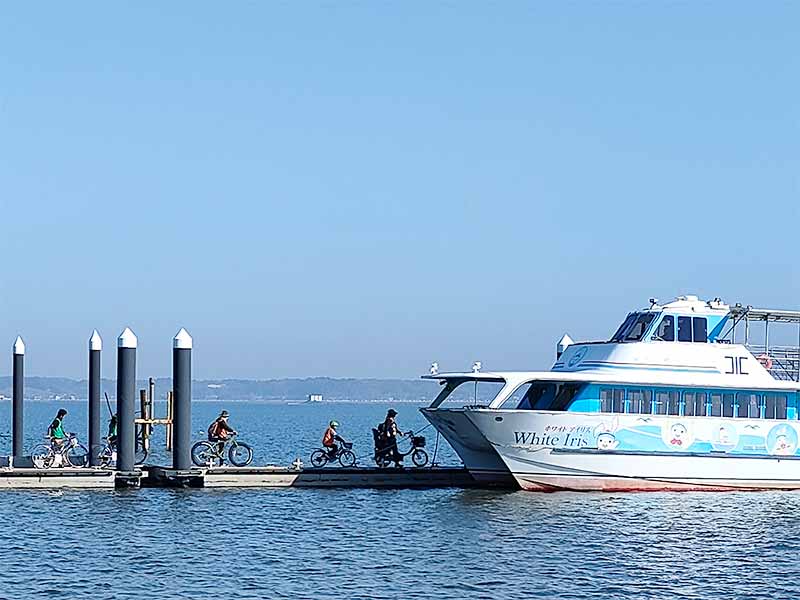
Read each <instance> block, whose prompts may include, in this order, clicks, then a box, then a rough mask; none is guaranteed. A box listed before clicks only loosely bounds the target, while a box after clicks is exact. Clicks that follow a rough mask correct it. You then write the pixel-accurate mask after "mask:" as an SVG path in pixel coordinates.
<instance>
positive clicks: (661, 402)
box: [653, 391, 669, 415]
mask: <svg viewBox="0 0 800 600" xmlns="http://www.w3.org/2000/svg"><path fill="white" fill-rule="evenodd" d="M668 403H669V393H668V392H664V391H658V392H656V403H655V404H656V405H655V410H654V411H653V412H654V413H655V414H657V415H665V414H667V404H668Z"/></svg>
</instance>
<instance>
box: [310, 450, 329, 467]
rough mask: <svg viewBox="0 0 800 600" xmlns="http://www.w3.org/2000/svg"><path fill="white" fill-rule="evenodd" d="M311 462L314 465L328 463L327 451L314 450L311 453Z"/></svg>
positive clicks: (322, 465)
mask: <svg viewBox="0 0 800 600" xmlns="http://www.w3.org/2000/svg"><path fill="white" fill-rule="evenodd" d="M311 464H312V465H314V466H315V467H317V468H319V467H324V466H325V465H327V464H328V453H327V452H325V450H314V451H313V452H312V453H311Z"/></svg>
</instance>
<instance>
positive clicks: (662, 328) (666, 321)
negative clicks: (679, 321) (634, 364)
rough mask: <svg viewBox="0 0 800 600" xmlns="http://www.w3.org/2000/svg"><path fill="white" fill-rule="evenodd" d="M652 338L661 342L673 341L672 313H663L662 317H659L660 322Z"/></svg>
mask: <svg viewBox="0 0 800 600" xmlns="http://www.w3.org/2000/svg"><path fill="white" fill-rule="evenodd" d="M653 339H656V340H661V341H663V342H674V341H675V320H674V319H673V317H672V315H664V318H663V319H661V323H659V324H658V329H657V330H656V334H655V335H654V336H653Z"/></svg>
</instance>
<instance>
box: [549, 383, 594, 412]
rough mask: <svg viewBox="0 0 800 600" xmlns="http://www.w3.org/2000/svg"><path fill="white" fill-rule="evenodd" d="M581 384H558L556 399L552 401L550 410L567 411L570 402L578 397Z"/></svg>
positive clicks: (582, 385)
mask: <svg viewBox="0 0 800 600" xmlns="http://www.w3.org/2000/svg"><path fill="white" fill-rule="evenodd" d="M584 385H586V384H583V383H560V384H558V392H557V393H556V399H555V400H553V406H551V410H567V408H569V405H570V404H572V400H573V399H574V398H575V396H577V395H578V392H579V391H580V390H581V389H582V388H583V387H584Z"/></svg>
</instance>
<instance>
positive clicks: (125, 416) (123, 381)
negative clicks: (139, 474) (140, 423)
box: [117, 327, 138, 471]
mask: <svg viewBox="0 0 800 600" xmlns="http://www.w3.org/2000/svg"><path fill="white" fill-rule="evenodd" d="M137 342H138V340H137V339H136V335H134V333H133V332H132V331H131V330H130V328H128V327H126V328H125V330H124V331H123V332H122V333H121V334H120V335H119V338H117V470H118V471H133V467H134V463H135V459H136V454H135V452H136V425H135V424H134V419H135V418H136V414H135V412H136V411H135V409H134V402H135V397H136V345H137Z"/></svg>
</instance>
